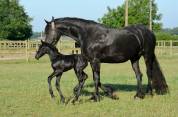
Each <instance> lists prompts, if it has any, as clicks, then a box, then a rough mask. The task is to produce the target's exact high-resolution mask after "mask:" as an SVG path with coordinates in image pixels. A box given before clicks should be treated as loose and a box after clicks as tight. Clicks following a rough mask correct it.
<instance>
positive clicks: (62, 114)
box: [0, 57, 178, 117]
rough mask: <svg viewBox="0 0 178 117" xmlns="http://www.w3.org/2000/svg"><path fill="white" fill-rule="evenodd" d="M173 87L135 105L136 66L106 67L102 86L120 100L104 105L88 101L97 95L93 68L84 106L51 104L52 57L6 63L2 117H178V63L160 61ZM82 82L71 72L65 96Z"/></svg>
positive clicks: (0, 76)
mask: <svg viewBox="0 0 178 117" xmlns="http://www.w3.org/2000/svg"><path fill="white" fill-rule="evenodd" d="M158 59H159V62H160V64H161V67H162V70H163V71H164V74H165V76H166V78H167V82H168V85H169V87H170V94H169V95H164V96H158V95H154V96H153V97H151V96H146V97H145V99H144V100H134V98H133V96H134V95H135V90H136V79H135V75H134V72H133V71H132V69H131V66H130V63H129V62H127V63H123V64H102V66H101V82H102V83H104V84H110V85H112V86H113V87H114V89H115V91H116V94H117V96H119V98H120V99H119V100H112V99H110V98H108V97H105V96H104V95H103V93H102V92H101V96H102V100H101V101H100V102H99V103H98V102H97V103H96V102H91V101H88V99H89V98H90V96H91V93H92V92H93V90H94V87H93V81H92V73H91V69H90V67H88V68H87V69H86V70H85V71H86V72H87V74H88V75H89V78H88V80H87V81H86V84H85V87H84V90H83V92H82V96H81V97H80V102H77V103H76V104H75V105H72V104H68V105H62V104H59V103H58V100H59V98H58V97H59V96H58V94H57V92H56V89H55V87H54V81H53V89H54V91H55V95H57V99H56V100H55V101H54V100H51V99H50V95H49V93H48V85H47V76H48V75H49V74H50V73H51V72H52V70H51V68H50V62H49V61H48V59H47V58H44V59H42V60H40V61H35V60H30V62H29V63H26V62H25V61H0V117H177V116H178V59H177V57H172V58H170V57H159V58H158ZM140 66H141V69H142V72H143V74H144V75H143V84H144V88H145V86H146V84H147V77H146V74H145V64H144V62H143V60H141V62H140ZM76 83H77V80H76V78H75V75H74V72H73V71H69V72H67V73H65V74H64V75H63V77H62V80H61V87H62V90H63V93H64V94H65V97H70V96H72V91H73V87H74V86H75V85H76Z"/></svg>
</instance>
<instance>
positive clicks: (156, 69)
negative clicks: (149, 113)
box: [152, 55, 169, 94]
mask: <svg viewBox="0 0 178 117" xmlns="http://www.w3.org/2000/svg"><path fill="white" fill-rule="evenodd" d="M152 85H153V88H154V89H155V90H156V93H157V94H166V93H167V92H168V91H169V90H168V85H167V83H166V79H165V76H164V74H163V72H162V70H161V68H160V66H159V62H158V60H157V58H156V56H155V55H154V57H153V65H152Z"/></svg>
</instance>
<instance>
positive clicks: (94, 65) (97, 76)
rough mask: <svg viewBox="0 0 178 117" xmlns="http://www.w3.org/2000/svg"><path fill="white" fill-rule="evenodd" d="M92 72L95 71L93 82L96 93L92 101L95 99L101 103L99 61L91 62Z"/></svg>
mask: <svg viewBox="0 0 178 117" xmlns="http://www.w3.org/2000/svg"><path fill="white" fill-rule="evenodd" d="M90 65H91V68H92V71H93V80H94V85H95V93H94V95H93V97H92V98H91V99H94V100H95V101H100V96H99V88H98V87H99V86H100V85H101V84H100V61H98V60H93V61H92V62H90Z"/></svg>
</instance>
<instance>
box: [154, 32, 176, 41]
mask: <svg viewBox="0 0 178 117" xmlns="http://www.w3.org/2000/svg"><path fill="white" fill-rule="evenodd" d="M156 39H157V40H178V35H172V34H170V33H166V32H157V33H156Z"/></svg>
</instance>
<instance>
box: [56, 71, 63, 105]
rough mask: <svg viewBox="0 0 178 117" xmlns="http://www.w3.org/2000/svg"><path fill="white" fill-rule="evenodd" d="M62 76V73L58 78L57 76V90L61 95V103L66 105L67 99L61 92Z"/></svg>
mask: <svg viewBox="0 0 178 117" xmlns="http://www.w3.org/2000/svg"><path fill="white" fill-rule="evenodd" d="M61 76H62V72H60V73H58V74H57V76H56V89H57V91H58V93H59V95H60V98H61V99H60V102H61V103H64V102H65V98H64V96H63V94H62V91H61V88H60V80H61Z"/></svg>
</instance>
